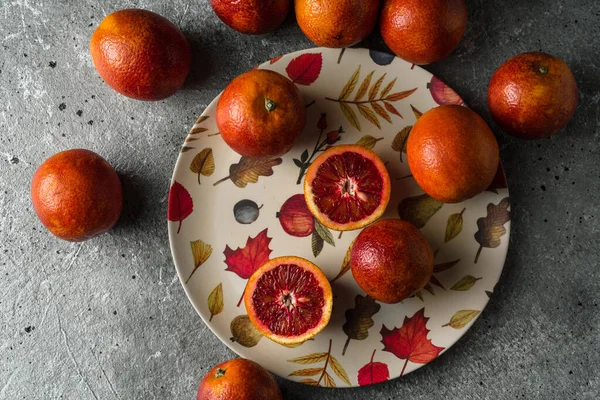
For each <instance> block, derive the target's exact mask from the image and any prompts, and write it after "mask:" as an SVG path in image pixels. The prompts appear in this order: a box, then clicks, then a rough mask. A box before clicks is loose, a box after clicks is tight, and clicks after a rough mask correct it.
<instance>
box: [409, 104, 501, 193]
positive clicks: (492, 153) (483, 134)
mask: <svg viewBox="0 0 600 400" xmlns="http://www.w3.org/2000/svg"><path fill="white" fill-rule="evenodd" d="M406 154H407V156H408V165H409V167H410V171H411V172H412V174H413V177H414V178H415V180H416V181H417V183H418V184H419V186H420V187H421V189H423V191H424V192H425V193H427V194H428V195H429V196H431V197H433V198H434V199H436V200H439V201H442V202H444V203H458V202H461V201H464V200H466V199H469V198H471V197H473V196H475V195H477V194H479V193H481V192H483V191H484V190H485V189H486V188H487V187H488V186H489V185H490V183H491V182H492V180H493V179H494V176H495V174H496V170H497V169H498V163H499V162H500V155H499V150H498V143H497V142H496V138H495V137H494V134H493V133H492V131H491V130H490V128H489V127H488V125H487V124H486V123H485V121H484V120H483V119H482V118H481V117H480V116H479V115H478V114H477V113H475V112H474V111H471V110H469V109H468V108H466V107H461V106H457V105H443V106H440V107H437V108H433V109H431V110H429V111H427V112H426V113H425V114H423V116H421V118H419V119H418V120H417V122H416V123H415V125H414V126H413V128H412V130H411V132H410V135H409V136H408V141H407V148H406Z"/></svg>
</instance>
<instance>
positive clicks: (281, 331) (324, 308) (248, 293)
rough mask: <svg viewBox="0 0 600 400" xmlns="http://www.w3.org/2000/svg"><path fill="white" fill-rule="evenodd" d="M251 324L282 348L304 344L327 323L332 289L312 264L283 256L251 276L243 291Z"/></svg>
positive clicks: (331, 305)
mask: <svg viewBox="0 0 600 400" xmlns="http://www.w3.org/2000/svg"><path fill="white" fill-rule="evenodd" d="M244 304H245V306H246V312H247V313H248V317H249V318H250V321H251V322H252V324H253V325H254V326H255V327H256V329H258V331H259V332H260V333H262V334H263V335H264V336H266V337H267V338H269V339H271V340H273V341H274V342H277V343H279V344H283V345H293V344H298V343H303V342H305V341H307V340H308V339H311V338H312V337H314V336H315V335H316V334H318V333H319V332H321V331H322V330H323V329H325V327H326V326H327V324H328V323H329V318H330V317H331V309H332V307H333V295H332V292H331V285H330V284H329V281H328V280H327V277H326V276H325V274H324V273H323V271H321V270H320V269H319V267H317V266H316V265H315V264H313V263H311V262H310V261H308V260H305V259H304V258H301V257H294V256H286V257H278V258H274V259H272V260H270V261H268V262H266V263H265V264H264V265H263V266H262V267H260V268H259V269H258V270H256V272H254V273H253V274H252V276H251V277H250V279H249V280H248V283H247V285H246V289H245V291H244Z"/></svg>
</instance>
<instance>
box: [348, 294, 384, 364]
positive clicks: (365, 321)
mask: <svg viewBox="0 0 600 400" xmlns="http://www.w3.org/2000/svg"><path fill="white" fill-rule="evenodd" d="M380 309H381V305H379V303H377V302H376V301H375V300H374V299H373V298H372V297H370V296H361V295H360V294H358V295H356V297H355V299H354V308H350V309H348V310H346V313H345V316H346V323H344V325H343V326H342V330H343V331H344V333H345V334H346V336H348V339H347V340H346V344H345V345H344V349H343V350H342V355H345V354H346V349H347V348H348V344H349V343H350V340H351V339H354V340H365V339H366V338H367V337H369V328H371V327H372V326H373V324H374V323H375V322H374V321H373V315H375V314H377V313H378V312H379V310H380Z"/></svg>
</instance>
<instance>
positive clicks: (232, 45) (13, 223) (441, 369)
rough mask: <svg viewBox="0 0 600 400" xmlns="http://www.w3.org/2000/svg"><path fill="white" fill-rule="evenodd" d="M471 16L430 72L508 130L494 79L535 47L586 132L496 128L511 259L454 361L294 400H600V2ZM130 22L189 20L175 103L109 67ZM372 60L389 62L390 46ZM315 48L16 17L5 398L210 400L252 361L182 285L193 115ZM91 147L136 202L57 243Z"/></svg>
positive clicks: (174, 13)
mask: <svg viewBox="0 0 600 400" xmlns="http://www.w3.org/2000/svg"><path fill="white" fill-rule="evenodd" d="M467 4H468V7H469V10H470V12H469V28H468V30H467V32H466V35H465V37H464V39H463V41H462V42H461V44H460V45H459V47H458V49H457V51H456V52H455V53H453V54H452V55H451V56H450V57H448V58H447V59H445V60H443V61H442V62H440V63H437V64H435V65H430V66H428V67H427V69H428V70H429V71H431V72H433V73H435V74H437V75H438V76H439V77H440V78H442V79H443V80H445V81H447V82H448V83H449V84H450V85H451V86H453V87H454V88H455V89H456V90H457V91H458V92H459V93H460V94H461V95H462V96H463V97H464V99H465V100H466V101H467V103H468V104H469V105H470V106H471V107H472V108H474V109H475V110H476V111H478V112H479V113H481V114H482V115H483V117H484V118H486V119H487V120H488V121H489V122H490V123H491V120H490V116H489V111H488V110H487V106H486V89H487V83H488V81H489V78H490V77H491V75H492V73H493V71H494V69H495V68H496V67H498V66H499V65H500V64H501V62H502V61H503V60H505V59H507V58H508V57H509V56H512V55H515V54H517V53H520V52H523V51H530V50H541V51H545V52H549V53H551V54H554V55H556V56H559V57H561V58H563V59H564V60H565V61H566V62H567V63H568V64H569V65H570V66H571V68H572V70H573V73H574V74H575V77H576V78H577V81H578V84H579V88H580V106H579V109H578V110H577V114H576V116H575V119H574V120H573V121H572V123H571V124H570V125H569V126H568V127H567V129H565V130H564V131H562V132H560V133H559V134H557V135H556V136H555V137H553V138H551V139H546V140H540V141H531V142H528V141H521V140H518V139H514V138H511V137H508V136H506V135H505V134H503V133H501V132H500V131H499V129H498V128H497V126H496V125H494V124H493V123H491V126H492V128H493V129H494V131H495V133H496V134H497V135H498V139H499V141H500V144H501V149H502V150H501V151H502V159H503V161H504V163H505V164H504V165H505V169H506V173H507V175H508V180H509V182H510V190H511V202H512V218H513V222H512V235H511V238H510V250H509V255H508V260H507V262H506V266H505V271H504V274H503V276H502V279H501V281H500V283H499V285H498V287H497V289H496V292H495V293H494V295H493V297H492V300H491V302H490V304H489V305H488V307H487V308H486V309H485V311H484V313H483V315H482V317H481V318H480V319H479V320H478V321H477V322H476V323H475V325H474V326H473V328H472V329H471V330H470V331H469V332H468V333H467V334H466V335H465V336H464V337H463V338H462V339H461V340H460V341H459V342H458V343H457V344H456V345H455V346H454V347H452V348H451V349H450V350H449V351H448V352H447V353H446V354H444V355H443V356H441V357H440V358H439V359H437V360H436V361H434V362H433V363H431V364H430V365H428V366H426V367H424V368H421V369H419V370H418V371H416V372H415V373H412V374H410V375H408V376H406V377H404V378H401V379H398V380H394V381H391V382H388V383H385V384H381V385H377V386H373V387H369V388H363V389H352V390H325V389H317V388H309V387H304V386H300V385H297V384H293V383H291V382H286V381H283V380H279V382H280V384H281V386H282V390H283V393H284V396H285V398H286V399H287V400H296V399H336V400H337V399H367V398H368V399H372V400H387V399H404V398H406V399H438V398H439V399H511V398H526V399H597V398H599V397H600V374H599V373H598V371H600V307H599V306H598V303H600V296H599V295H598V293H599V292H600V275H599V267H600V261H599V260H600V249H599V244H598V243H599V237H600V200H598V193H599V192H600V104H599V102H600V58H599V55H598V49H599V48H600V23H599V22H600V2H597V1H595V0H576V1H559V0H521V1H516V0H512V1H511V0H498V1H484V0H468V1H467ZM128 7H140V8H147V9H151V10H153V11H155V12H158V13H160V14H162V15H164V16H166V17H167V18H169V19H170V20H172V21H174V22H175V23H176V24H177V25H179V26H180V27H181V29H182V31H183V32H184V33H185V35H186V36H187V37H188V39H189V41H190V43H191V46H192V48H193V72H192V73H191V75H190V77H189V79H188V81H187V83H186V85H185V87H184V89H183V90H182V91H180V92H179V93H178V94H176V95H175V96H173V97H171V98H169V99H167V100H165V101H161V102H158V103H145V102H138V101H134V100H130V99H127V98H125V97H123V96H120V95H118V94H117V93H115V92H114V91H113V90H112V89H110V88H109V87H108V86H107V85H105V84H104V83H103V81H102V79H101V78H100V77H99V76H98V74H97V73H96V71H95V70H94V67H93V66H92V63H91V60H90V56H89V51H88V41H89V38H90V36H91V34H92V32H93V31H94V29H95V27H96V26H97V25H98V23H99V22H100V21H101V20H102V18H103V17H104V16H105V15H107V14H108V13H110V12H111V11H114V10H118V9H122V8H128ZM362 45H363V46H370V47H373V48H376V49H380V50H385V45H384V44H383V42H382V40H381V38H380V37H379V35H378V34H373V35H371V36H370V37H369V38H368V39H367V41H366V42H365V43H363V44H362ZM308 47H312V44H311V43H310V42H309V41H308V40H307V39H306V38H304V36H303V35H302V33H301V32H300V30H299V28H298V27H297V26H296V24H295V22H294V19H293V16H290V18H289V19H288V21H287V22H286V23H285V24H284V26H283V27H281V28H280V29H279V30H277V31H276V33H274V34H269V35H266V36H261V37H252V36H243V35H241V34H238V33H237V32H234V31H232V30H230V29H229V28H227V27H226V26H224V25H223V24H222V23H221V22H220V21H219V20H218V19H217V18H216V17H215V15H214V14H213V13H212V10H211V9H210V6H209V4H208V1H207V0H194V1H183V0H174V1H158V0H153V1H150V0H148V1H135V0H133V1H116V0H106V1H90V0H81V1H72V0H60V1H59V0H57V1H45V2H38V1H34V0H2V1H0V99H1V101H0V205H1V211H2V212H1V213H0V214H1V215H0V399H11V400H12V399H123V400H124V399H192V398H194V396H195V391H196V387H197V383H198V381H199V379H200V378H201V376H202V375H203V374H204V373H205V372H206V371H207V370H208V369H210V368H211V367H212V366H213V365H215V364H217V363H219V362H222V361H225V360H227V359H230V358H232V357H234V354H233V353H232V352H231V351H230V350H228V349H227V348H226V347H225V345H223V344H221V342H220V341H219V340H218V339H217V338H216V336H214V335H213V334H212V333H211V332H210V331H209V330H208V328H207V327H206V326H205V325H204V324H203V322H202V321H201V319H200V317H199V316H198V315H197V314H196V313H195V311H194V309H193V308H192V306H191V304H190V303H189V302H188V300H187V298H186V297H185V294H184V292H183V290H182V288H181V285H180V284H179V281H178V279H177V276H176V274H175V268H174V266H173V263H172V260H171V256H170V251H169V246H168V236H167V223H166V217H165V216H166V205H167V192H168V187H169V181H170V177H171V173H172V169H173V166H174V163H175V160H176V158H177V154H178V151H179V148H180V145H181V143H182V141H183V138H184V137H185V135H186V133H187V131H188V129H189V128H190V126H191V125H192V123H193V121H194V119H195V118H196V116H197V115H199V114H200V113H201V112H202V110H203V109H204V108H205V107H206V106H207V105H208V103H209V102H210V101H211V100H212V99H213V98H214V97H215V96H216V95H217V94H218V93H219V91H220V90H222V89H223V88H224V87H225V86H226V84H227V83H228V82H229V81H230V80H231V79H232V78H234V77H235V76H237V75H238V74H240V73H241V72H244V71H246V70H248V69H250V68H251V67H252V66H254V65H256V64H259V63H261V62H263V61H265V60H267V59H270V58H272V57H274V56H277V55H280V54H282V53H287V52H291V51H294V50H297V49H303V48H308ZM76 147H83V148H88V149H91V150H93V151H96V152H98V153H100V154H101V155H102V156H104V157H105V158H106V159H107V160H108V161H109V162H110V163H112V164H113V165H114V166H115V167H116V169H117V171H118V172H119V174H120V175H121V177H122V180H123V183H124V187H125V199H126V202H125V211H124V213H123V216H122V218H121V221H120V222H119V224H118V226H117V227H116V228H115V229H114V230H112V231H111V232H110V233H108V234H106V235H103V236H101V237H99V238H97V239H94V240H91V241H88V242H84V243H80V244H72V243H68V242H63V241H60V240H58V239H55V238H54V237H53V236H51V235H50V234H49V233H48V232H47V231H46V230H45V229H44V227H43V226H42V225H41V223H40V222H39V221H38V219H37V217H36V216H35V214H34V212H33V210H32V206H31V203H30V200H29V183H30V180H31V177H32V175H33V173H34V171H35V169H36V168H37V166H38V165H39V164H40V163H41V162H42V161H43V160H44V159H46V158H47V157H49V156H50V155H52V154H54V153H55V152H58V151H61V150H65V149H69V148H76Z"/></svg>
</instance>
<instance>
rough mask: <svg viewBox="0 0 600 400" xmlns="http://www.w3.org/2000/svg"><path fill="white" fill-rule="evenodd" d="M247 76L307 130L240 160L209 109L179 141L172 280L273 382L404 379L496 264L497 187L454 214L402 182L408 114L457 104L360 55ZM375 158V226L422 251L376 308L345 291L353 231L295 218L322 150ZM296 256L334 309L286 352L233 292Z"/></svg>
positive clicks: (461, 330) (456, 334)
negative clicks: (292, 107)
mask: <svg viewBox="0 0 600 400" xmlns="http://www.w3.org/2000/svg"><path fill="white" fill-rule="evenodd" d="M259 68H264V69H270V70H274V71H277V72H279V73H281V74H283V75H285V76H287V77H289V78H290V79H291V80H292V81H293V82H294V83H295V84H296V85H297V87H298V89H300V91H301V93H302V95H303V97H304V100H305V102H306V107H307V112H308V114H307V117H308V119H307V124H306V128H305V131H304V134H303V136H302V137H301V139H300V140H298V142H297V143H296V145H295V146H294V148H293V149H292V150H291V151H290V152H289V153H288V154H286V155H284V156H283V157H280V158H273V159H262V160H251V159H246V158H244V157H241V156H239V155H238V154H236V153H234V152H233V151H232V150H230V149H229V147H227V145H226V144H225V142H224V141H223V140H222V138H221V136H220V135H219V133H218V130H217V127H216V123H215V118H214V116H215V109H216V105H217V99H215V100H214V101H213V102H212V103H211V104H210V105H209V106H208V108H207V109H206V110H205V111H204V113H203V114H202V115H201V116H200V117H199V118H198V120H197V121H196V123H195V124H194V126H193V127H192V129H191V131H190V133H189V135H188V136H187V138H186V140H185V143H184V145H183V148H182V150H181V154H180V155H179V159H178V160H177V165H176V167H175V172H174V174H173V180H172V185H171V188H170V193H169V212H168V218H169V238H170V243H171V251H172V253H173V259H174V261H175V266H176V268H177V273H178V274H179V278H180V280H181V282H182V284H183V287H184V289H185V292H186V293H187V296H188V297H189V299H190V301H191V302H192V304H193V306H194V307H195V309H196V311H197V312H198V314H200V316H201V317H202V319H203V320H204V323H206V324H207V325H208V326H209V327H210V329H211V330H212V331H213V332H214V333H215V334H216V335H217V336H218V337H219V338H220V339H221V341H223V343H225V344H226V345H227V346H229V347H230V348H231V349H232V350H233V351H235V352H236V353H238V354H239V355H240V356H242V357H246V358H249V359H251V360H254V361H256V362H258V363H260V364H261V365H263V366H264V367H266V368H267V369H269V370H270V371H272V372H273V373H275V374H277V375H279V376H281V377H284V378H287V379H291V380H294V381H297V382H303V383H306V384H309V385H319V386H329V387H349V386H359V385H361V386H362V385H369V384H373V383H377V382H382V381H385V380H388V379H391V378H396V377H399V376H402V375H405V374H407V373H409V372H412V371H414V370H416V369H417V368H419V367H421V366H423V365H424V364H427V363H428V362H430V361H432V360H434V359H435V358H436V357H438V356H439V355H441V354H442V353H444V352H445V351H446V350H447V349H448V348H450V347H451V346H452V345H453V344H454V343H455V342H456V341H457V340H458V339H459V338H460V337H461V336H462V335H464V334H465V332H466V331H467V330H468V329H469V327H470V326H471V325H472V324H473V323H474V321H475V320H476V319H477V317H478V316H479V315H480V314H481V312H482V310H483V309H484V307H485V306H486V304H487V302H488V299H489V296H490V295H491V293H492V291H493V289H494V286H495V285H496V282H497V281H498V278H499V277H500V273H501V272H502V267H503V265H504V260H505V257H506V252H507V248H508V239H509V230H510V222H509V220H510V211H509V209H510V206H509V198H508V189H507V186H506V180H505V178H504V174H503V172H502V168H499V171H498V174H497V177H496V179H495V181H494V183H493V184H492V186H491V187H490V188H488V190H487V191H485V192H484V193H482V194H480V195H479V196H477V197H475V198H473V199H470V200H468V201H465V202H463V203H460V204H442V203H439V202H437V201H435V200H433V199H431V198H430V197H428V196H426V195H424V194H423V192H422V191H421V190H420V188H419V187H418V186H417V184H416V183H415V181H414V180H413V179H412V177H411V176H410V170H409V168H408V164H407V160H406V154H405V153H404V144H405V142H406V138H407V136H408V135H409V133H410V127H411V126H412V125H413V124H414V123H415V121H416V119H417V118H419V116H420V115H421V114H422V113H423V112H425V111H427V110H429V109H430V108H432V107H436V106H437V105H439V104H448V103H451V104H463V102H462V100H461V98H460V97H459V96H458V95H457V94H456V93H455V92H454V91H453V90H452V89H450V88H449V87H448V86H446V85H445V84H444V83H443V82H441V81H440V80H438V79H437V78H435V77H433V76H432V75H431V74H430V73H428V72H427V71H425V70H423V69H421V68H419V67H416V66H413V65H411V64H409V63H407V62H405V61H403V60H401V59H399V58H395V57H392V56H389V55H386V54H383V53H377V52H373V51H369V50H365V49H347V50H346V51H345V52H341V51H340V50H339V49H324V48H316V49H310V50H303V51H299V52H296V53H292V54H288V55H285V56H283V57H278V58H275V59H273V60H271V61H269V62H266V63H264V64H262V65H260V66H259ZM333 142H336V143H338V144H343V143H359V144H362V145H363V146H366V147H368V148H371V149H373V150H374V151H375V152H377V153H378V154H379V155H380V156H381V158H382V159H383V161H384V162H386V163H387V167H388V170H389V172H390V176H391V179H392V182H393V185H392V196H391V200H390V203H389V207H388V209H387V211H386V215H385V216H386V217H395V218H397V217H401V218H403V219H405V220H408V221H411V222H413V223H414V224H415V225H416V226H417V227H419V228H421V231H422V232H423V233H424V234H425V235H426V236H427V238H428V239H429V241H430V243H431V245H432V247H433V249H434V250H435V254H436V258H435V270H434V274H433V277H432V278H431V281H430V283H429V284H428V285H427V286H426V287H425V289H423V290H422V291H421V292H420V293H418V294H417V295H415V296H413V297H412V298H409V299H407V300H405V301H404V302H402V303H399V304H394V305H388V304H379V303H377V302H375V301H374V300H373V299H371V298H370V297H367V296H366V295H365V293H364V292H362V291H361V290H360V288H359V287H358V286H357V285H356V283H355V282H354V279H353V277H352V273H351V272H349V271H348V268H347V264H346V263H345V255H346V252H347V249H348V246H349V245H350V243H351V242H352V240H353V239H354V238H355V237H356V235H357V234H358V233H359V232H358V231H355V232H344V233H343V234H342V235H340V234H339V232H332V231H330V230H328V229H327V228H325V227H323V226H321V225H320V224H318V223H316V222H315V221H314V220H313V219H312V217H310V218H299V219H296V220H293V219H292V218H290V213H291V212H300V213H302V209H303V197H302V193H303V189H302V182H303V176H304V171H305V170H306V167H307V166H308V165H309V164H310V163H311V161H312V160H314V158H315V156H316V155H318V154H320V152H322V151H323V150H324V149H325V148H326V147H327V146H328V145H329V143H333ZM283 255H297V256H301V257H304V258H307V259H309V260H311V261H313V262H314V263H315V264H317V265H319V266H320V267H321V268H322V269H323V271H324V272H325V273H326V274H327V276H328V277H329V279H330V281H331V282H332V287H333V293H334V310H333V315H332V317H331V321H330V323H329V325H328V326H327V328H326V329H325V330H324V331H323V332H322V333H320V334H319V335H317V336H316V337H315V338H314V340H310V341H308V342H305V343H304V344H302V345H301V346H299V347H296V348H288V347H283V346H281V345H278V344H276V343H274V342H272V341H270V340H269V339H266V338H262V337H261V336H260V335H259V334H258V333H257V332H256V331H255V330H254V329H253V328H252V326H251V324H250V323H249V321H248V319H247V317H246V312H245V309H244V305H243V303H242V304H240V299H241V297H242V292H243V290H244V286H245V285H246V281H247V279H248V277H249V276H250V274H251V273H252V272H253V271H254V270H255V269H256V268H258V267H259V266H260V265H261V264H262V263H264V262H265V261H266V260H268V259H270V258H273V257H277V256H283Z"/></svg>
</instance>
